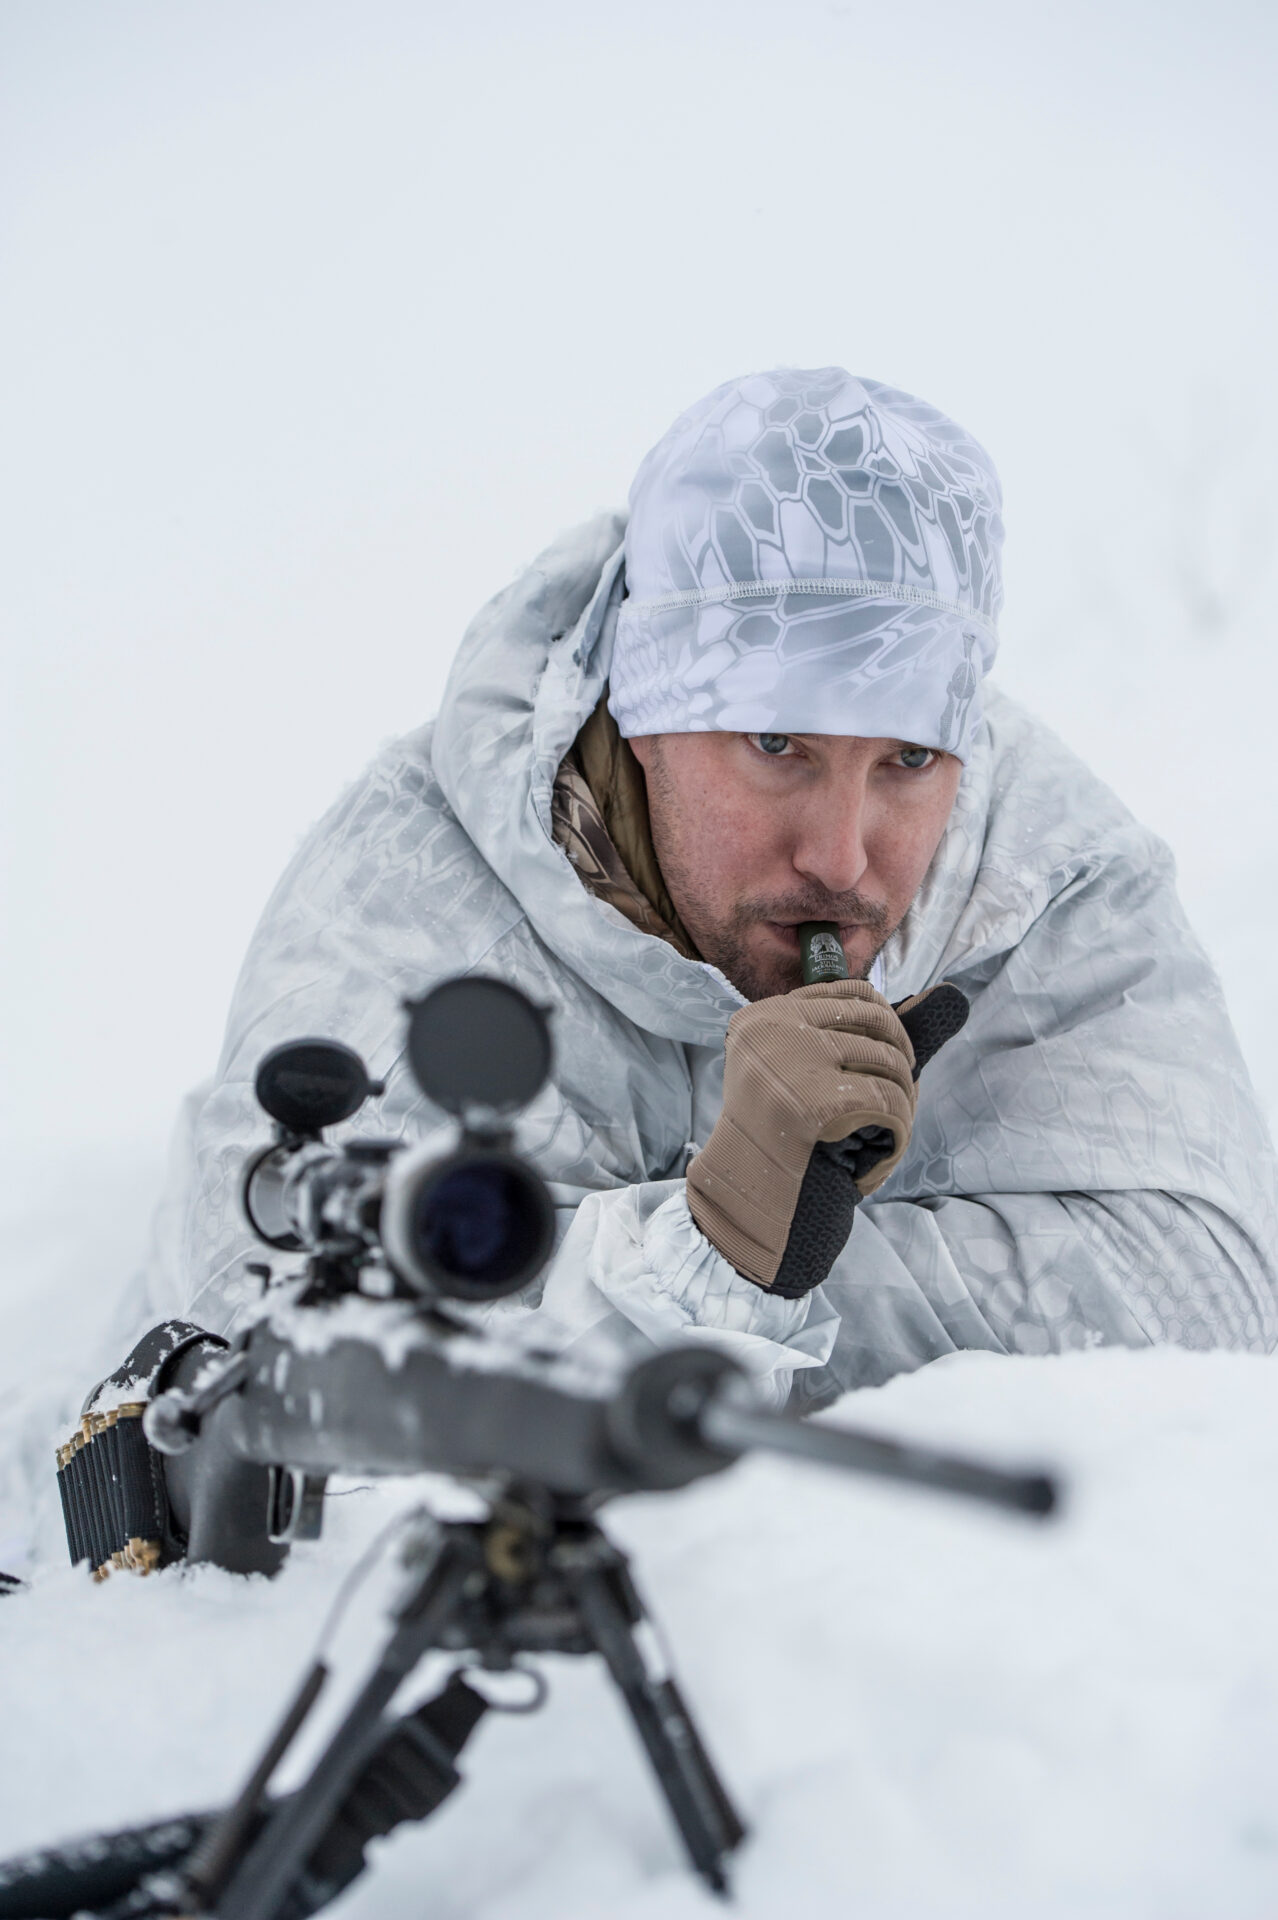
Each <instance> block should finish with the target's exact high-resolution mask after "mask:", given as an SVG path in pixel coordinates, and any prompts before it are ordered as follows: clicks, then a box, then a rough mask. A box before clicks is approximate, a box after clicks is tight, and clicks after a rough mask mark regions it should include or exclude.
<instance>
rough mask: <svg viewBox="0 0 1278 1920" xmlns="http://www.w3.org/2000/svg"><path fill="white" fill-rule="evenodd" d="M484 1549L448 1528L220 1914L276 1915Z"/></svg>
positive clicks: (221, 1902)
mask: <svg viewBox="0 0 1278 1920" xmlns="http://www.w3.org/2000/svg"><path fill="white" fill-rule="evenodd" d="M482 1566H483V1563H482V1559H481V1557H480V1550H479V1547H478V1545H477V1544H476V1543H475V1541H474V1536H473V1533H472V1531H471V1529H469V1528H468V1527H465V1526H460V1527H453V1528H449V1527H445V1528H444V1530H443V1541H442V1544H441V1546H440V1550H439V1552H438V1554H437V1555H436V1557H435V1559H434V1561H433V1563H432V1564H431V1567H430V1569H429V1571H428V1572H427V1574H426V1575H425V1577H424V1579H423V1580H422V1581H421V1583H420V1585H419V1586H418V1587H417V1589H416V1591H415V1592H414V1593H413V1594H412V1595H410V1597H409V1599H408V1600H407V1602H406V1603H405V1604H404V1605H403V1606H402V1607H401V1608H400V1610H399V1615H398V1620H397V1624H396V1626H395V1628H394V1630H393V1631H392V1633H391V1635H390V1638H389V1639H388V1641H387V1643H386V1646H385V1649H384V1650H383V1653H382V1656H381V1659H380V1660H379V1661H378V1663H377V1665H376V1667H375V1668H374V1669H373V1671H372V1673H371V1674H370V1675H369V1677H368V1679H367V1680H366V1681H365V1683H364V1685H363V1686H362V1687H361V1689H360V1691H359V1693H358V1694H357V1696H356V1698H355V1700H354V1703H353V1704H352V1706H351V1707H350V1709H349V1710H348V1712H347V1714H346V1717H345V1719H344V1720H343V1721H342V1723H341V1725H340V1726H339V1727H338V1729H337V1731H336V1733H335V1734H334V1735H333V1737H332V1739H331V1740H330V1741H329V1743H328V1745H327V1746H326V1747H325V1749H324V1751H323V1753H322V1754H321V1755H320V1757H319V1759H318V1760H317V1761H316V1763H315V1766H314V1767H313V1768H312V1770H311V1773H310V1775H309V1776H308V1778H307V1779H306V1780H305V1781H304V1783H303V1784H302V1786H300V1787H299V1788H298V1790H297V1792H296V1793H291V1794H289V1796H288V1798H287V1799H286V1800H285V1801H283V1802H282V1803H281V1804H280V1806H279V1807H278V1808H277V1809H276V1811H275V1812H274V1813H272V1815H271V1816H270V1818H269V1819H268V1820H267V1822H266V1824H265V1826H264V1827H263V1828H262V1829H261V1831H260V1832H259V1833H258V1835H257V1837H256V1839H255V1840H254V1842H253V1844H252V1846H251V1847H250V1848H249V1850H248V1852H247V1853H246V1854H245V1855H244V1857H243V1859H242V1860H241V1861H240V1863H239V1865H238V1867H237V1868H236V1869H235V1871H234V1873H233V1874H232V1875H231V1876H230V1878H229V1879H228V1881H227V1883H226V1886H225V1890H224V1891H223V1893H222V1895H221V1897H220V1899H218V1901H217V1903H216V1905H215V1907H214V1909H213V1911H214V1912H215V1913H216V1915H217V1916H218V1920H276V1916H277V1915H279V1914H280V1913H281V1912H283V1911H284V1910H285V1908H286V1905H287V1902H288V1900H289V1896H290V1893H291V1892H292V1891H293V1889H294V1887H295V1886H296V1883H297V1881H298V1879H299V1877H300V1876H301V1875H302V1874H303V1873H304V1871H305V1869H306V1865H307V1862H308V1861H309V1860H310V1858H311V1856H312V1854H313V1853H314V1852H315V1850H316V1848H317V1847H318V1846H319V1845H320V1843H321V1842H322V1840H323V1839H324V1837H325V1835H326V1833H327V1832H328V1830H329V1827H330V1825H331V1823H332V1821H333V1819H334V1817H335V1816H336V1815H337V1814H338V1812H339V1810H340V1808H341V1806H342V1802H343V1801H344V1799H345V1798H346V1796H347V1794H348V1793H349V1791H350V1789H351V1787H352V1786H353V1785H354V1784H355V1782H356V1781H357V1780H358V1778H359V1775H360V1774H361V1773H362V1771H363V1770H364V1768H365V1767H366V1766H367V1764H368V1762H369V1760H370V1758H371V1757H372V1754H373V1752H374V1750H375V1749H376V1748H377V1746H378V1745H379V1744H380V1743H381V1742H382V1740H384V1738H385V1736H386V1726H385V1723H384V1721H383V1719H382V1715H383V1713H384V1711H385V1709H386V1707H387V1706H388V1705H389V1704H390V1701H391V1700H392V1698H393V1697H394V1695H395V1693H396V1691H397V1690H398V1688H399V1686H400V1684H401V1682H402V1681H404V1680H405V1679H406V1678H407V1677H408V1675H409V1674H410V1673H411V1672H412V1671H413V1668H414V1667H415V1666H416V1665H417V1663H418V1661H419V1660H420V1659H421V1658H422V1656H423V1655H424V1654H425V1653H427V1652H429V1651H430V1649H431V1648H432V1647H436V1646H438V1645H439V1644H440V1633H441V1630H442V1629H443V1628H444V1627H445V1625H446V1624H447V1622H448V1621H449V1619H450V1618H451V1617H452V1615H453V1614H454V1613H455V1612H456V1611H457V1609H458V1606H459V1603H460V1601H461V1599H462V1595H463V1591H464V1589H465V1587H466V1585H467V1583H468V1582H469V1580H470V1579H471V1577H472V1575H473V1574H474V1573H475V1572H476V1571H480V1572H481V1573H482Z"/></svg>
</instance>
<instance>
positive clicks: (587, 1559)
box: [0, 1490, 745, 1920]
mask: <svg viewBox="0 0 1278 1920" xmlns="http://www.w3.org/2000/svg"><path fill="white" fill-rule="evenodd" d="M644 1619H645V1615H644V1610H643V1606H642V1602H641V1601H640V1599H639V1596H638V1593H637V1592H636V1590H635V1586H634V1583H633V1581H632V1579H631V1576H630V1569H629V1565H628V1563H627V1560H626V1557H625V1555H624V1554H623V1553H622V1552H621V1551H620V1549H619V1548H618V1547H616V1546H615V1545H614V1544H613V1543H612V1541H610V1540H609V1539H608V1537H607V1536H606V1534H604V1532H603V1531H602V1529H601V1528H600V1527H599V1525H598V1524H597V1522H596V1521H595V1520H593V1519H592V1518H591V1517H590V1516H589V1515H588V1514H587V1513H585V1512H584V1511H583V1509H582V1506H581V1503H579V1502H577V1501H571V1500H562V1499H557V1498H555V1497H554V1496H548V1495H546V1494H544V1493H542V1492H541V1491H540V1490H538V1491H536V1492H534V1493H531V1494H521V1495H520V1496H519V1497H517V1498H516V1497H513V1496H511V1497H508V1498H506V1499H504V1500H503V1501H502V1502H500V1503H499V1504H498V1505H497V1506H496V1507H495V1508H494V1510H493V1512H492V1513H491V1514H490V1515H489V1516H488V1517H487V1518H486V1519H484V1520H479V1521H443V1522H437V1523H436V1524H435V1527H434V1529H433V1530H432V1535H431V1539H430V1543H429V1551H428V1552H426V1553H424V1554H423V1556H422V1560H421V1563H420V1565H419V1566H417V1567H416V1568H415V1569H414V1571H413V1575H412V1578H411V1580H410V1581H409V1584H408V1587H407V1590H406V1593H405V1595H404V1597H403V1598H402V1599H401V1600H400V1602H399V1604H398V1606H397V1608H396V1610H395V1615H394V1623H393V1625H392V1627H391V1630H390V1632H389V1635H388V1637H387V1639H386V1642H385V1645H384V1646H383V1649H382V1652H381V1654H380V1657H379V1658H378V1660H377V1663H376V1665H375V1666H374V1667H373V1669H372V1670H371V1672H370V1673H369V1675H368V1677H367V1679H366V1680H365V1681H364V1683H363V1685H362V1686H361V1688H360V1689H359V1692H358V1693H357V1695H356V1697H355V1699H354V1701H353V1703H352V1705H351V1706H350V1708H349V1709H348V1711H347V1712H346V1714H345V1716H344V1718H343V1720H342V1722H341V1724H340V1726H339V1727H338V1728H337V1730H336V1732H335V1733H334V1734H333V1736H332V1738H331V1739H330V1740H329V1742H328V1744H327V1745H326V1747H325V1748H324V1750H323V1752H322V1753H321V1754H320V1756H319V1758H318V1760H317V1761H316V1762H315V1764H314V1766H313V1767H312V1769H311V1772H310V1774H309V1776H308V1777H307V1779H306V1780H305V1781H304V1782H303V1784H302V1785H301V1786H300V1787H298V1788H297V1789H296V1790H295V1791H294V1792H291V1793H289V1794H287V1795H285V1796H283V1797H280V1798H275V1799H270V1798H268V1795H267V1788H268V1785H269V1782H270V1778H271V1776H272V1774H273V1773H274V1772H275V1769H276V1767H277V1766H278V1764H279V1762H280V1760H281V1759H282V1758H283V1756H284V1753H285V1752H286V1750H287V1748H288V1747H289V1746H290V1744H291V1743H292V1740H293V1737H294V1735H295V1734H296V1732H297V1730H298V1728H299V1727H300V1726H301V1724H302V1721H303V1720H304V1719H305V1717H306V1714H307V1713H308V1712H309V1709H310V1707H311V1705H312V1703H313V1701H314V1700H315V1697H316V1695H317V1694H318V1692H319V1690H320V1686H321V1685H322V1682H323V1679H324V1677H325V1669H324V1668H323V1667H322V1666H320V1665H317V1666H315V1667H314V1668H312V1670H311V1673H310V1674H309V1675H308V1676H307V1679H306V1681H305V1682H304V1683H303V1685H302V1688H301V1690H300V1691H299V1693H298V1695H297V1697H296V1698H295V1700H294V1701H293V1702H292V1704H291V1705H290V1707H289V1709H288V1711H287V1712H286V1713H285V1715H284V1716H283V1718H282V1720H281V1721H280V1724H279V1726H278V1728H277V1729H276V1731H275V1733H274V1734H273V1735H272V1737H271V1739H270V1741H269V1742H268V1743H267V1746H266V1749H265V1751H264V1753H263V1755H262V1757H261V1759H260V1760H259V1761H258V1763H257V1765H256V1766H255V1767H254V1769H253V1771H252V1773H251V1774H250V1775H249V1778H248V1780H247V1781H246V1782H245V1785H244V1787H243V1789H242V1790H241V1792H240V1794H239V1796H238V1797H237V1799H236V1800H235V1801H234V1802H233V1803H232V1805H231V1806H230V1807H229V1808H227V1809H226V1810H225V1811H224V1812H222V1813H219V1814H203V1815H192V1816H187V1817H186V1818H184V1819H180V1820H179V1819H172V1820H167V1821H163V1822H157V1823H155V1825H154V1826H152V1827H148V1828H145V1829H140V1830H134V1831H131V1832H129V1833H127V1834H118V1835H113V1836H109V1837H107V1838H106V1839H105V1840H97V1841H94V1842H91V1843H84V1842H81V1843H79V1845H78V1846H76V1845H73V1846H71V1847H65V1848H60V1849H58V1850H57V1852H56V1853H47V1854H41V1855H34V1856H29V1857H28V1858H27V1859H26V1860H23V1861H10V1862H7V1863H6V1865H5V1867H4V1868H3V1869H0V1920H57V1916H59V1915H64V1914H65V1915H71V1914H74V1913H83V1912H85V1911H90V1910H91V1911H93V1912H95V1913H97V1914H101V1915H109V1916H111V1917H112V1920H144V1917H145V1916H150V1915H166V1916H167V1915H174V1914H198V1913H202V1914H211V1915H215V1916H216V1917H217V1920H305V1916H306V1915H308V1914H311V1913H315V1912H317V1911H318V1910H319V1909H320V1908H321V1907H323V1906H325V1905H327V1903H328V1902H329V1901H331V1900H333V1899H335V1898H336V1897H337V1895H338V1894H339V1893H340V1892H342V1891H343V1889H344V1888H345V1887H347V1886H348V1885H349V1884H350V1882H351V1881H352V1880H354V1879H355V1878H356V1876H357V1875H358V1874H359V1873H360V1872H361V1871H362V1869H363V1867H364V1864H365V1861H364V1849H365V1847H366V1846H367V1844H368V1842H369V1841H370V1840H372V1839H374V1838H377V1837H380V1836H382V1835H384V1834H386V1833H389V1832H390V1831H391V1830H392V1829H393V1828H394V1827H396V1826H398V1825H400V1824H401V1823H402V1822H404V1821H406V1820H421V1819H424V1818H425V1817H426V1816H427V1814H429V1813H432V1812H433V1811H434V1809H435V1808H436V1807H437V1806H438V1805H439V1804H440V1803H441V1802H442V1801H443V1800H444V1799H445V1798H446V1797H447V1795H448V1794H449V1793H451V1792H452V1790H453V1789H454V1788H455V1787H456V1786H457V1785H458V1784H459V1782H460V1775H459V1774H458V1772H457V1769H456V1766H455V1765H454V1762H455V1759H456V1756H457V1754H458V1753H459V1752H460V1750H461V1747H462V1745H463V1744H464V1742H465V1741H466V1739H467V1738H468V1737H469V1735H470V1733H471V1732H472V1731H473V1729H474V1727H475V1725H476V1724H477V1722H478V1721H479V1719H480V1717H481V1715H482V1714H483V1712H484V1710H485V1708H486V1707H487V1706H488V1704H489V1702H488V1701H487V1700H486V1699H485V1698H484V1696H483V1695H482V1694H481V1693H479V1692H478V1691H477V1690H476V1689H475V1688H473V1687H471V1686H469V1685H468V1684H467V1682H466V1681H465V1679H464V1678H463V1677H462V1673H461V1672H460V1671H455V1672H454V1673H453V1675H452V1677H451V1678H450V1679H449V1681H448V1683H447V1684H446V1686H445V1687H444V1688H443V1690H442V1691H441V1692H440V1693H438V1694H436V1695H435V1696H434V1697H433V1698H432V1699H431V1700H429V1701H427V1702H426V1704H425V1705H424V1706H421V1707H418V1708H416V1709H415V1710H414V1711H413V1712H412V1713H409V1714H405V1715H403V1716H400V1717H397V1718H394V1719H388V1717H387V1712H386V1710H387V1708H388V1707H389V1705H390V1703H391V1701H392V1699H393V1698H394V1695H395V1694H396V1693H397V1692H398V1690H399V1688H400V1686H401V1685H402V1683H403V1682H404V1681H405V1680H406V1679H407V1678H408V1676H409V1674H411V1673H412V1672H413V1670H414V1669H415V1668H416V1666H417V1665H418V1663H419V1662H420V1661H421V1660H422V1659H423V1658H424V1657H425V1655H426V1654H428V1653H431V1652H434V1651H445V1652H447V1651H453V1652H459V1653H466V1654H468V1655H470V1656H471V1659H470V1661H469V1662H468V1663H467V1664H468V1665H471V1666H474V1667H478V1668H484V1669H487V1670H489V1671H492V1672H502V1671H509V1670H510V1669H511V1668H512V1667H515V1668H517V1670H519V1671H524V1672H526V1671H528V1669H527V1668H525V1667H523V1666H522V1664H521V1663H519V1662H518V1660H517V1656H518V1655H521V1654H529V1653H531V1654H537V1653H567V1654H585V1653H598V1654H599V1655H600V1656H601V1657H602V1659H603V1662H604V1664H605V1666H606V1668H607V1670H608V1672H609V1674H610V1675H611V1677H612V1679H613V1680H614V1682H615V1683H616V1685H617V1687H618V1688H619V1690H620V1692H621V1695H622V1698H623V1700H624V1701H625V1704H626V1706H627V1708H628V1709H629V1712H630V1716H631V1719H632V1720H633V1722H634V1725H635V1729H636V1731H637V1733H638V1735H639V1738H640V1740H641V1741H642V1743H643V1747H644V1750H645V1752H646V1753H647V1756H648V1760H649V1762H650V1764H651V1766H652V1770H653V1772H654V1774H655V1775H656V1779H657V1783H658V1785H659V1787H660V1789H661V1792H662V1794H663V1795H664V1797H665V1800H666V1804H667V1806H668V1807H669V1809H670V1813H671V1816H672V1817H673V1819H674V1822H675V1825H676V1826H677V1827H678V1829H679V1833H680V1835H681V1837H682V1839H683V1842H684V1845H685V1847H686V1849H687V1852H688V1856H689V1858H690V1860H691V1862H692V1865H693V1866H694V1867H695V1869H696V1871H697V1872H698V1873H699V1874H700V1875H701V1876H702V1878H703V1879H704V1880H705V1881H706V1882H707V1884H708V1885H709V1886H710V1887H712V1888H713V1889H714V1890H715V1891H716V1892H720V1893H721V1892H724V1891H725V1890H726V1885H727V1882H726V1878H725V1873H724V1861H725V1856H726V1855H727V1854H728V1853H730V1852H731V1851H732V1849H733V1848H734V1847H735V1846H737V1844H738V1843H739V1842H740V1841H741V1839H742V1838H743V1837H744V1833H745V1829H744V1828H743V1826H742V1824H741V1822H740V1820H739V1818H738V1817H737V1814H736V1812H735V1810H734V1808H733V1806H732V1803H731V1801H730V1800H729V1798H728V1795H727V1792H726V1790H725V1788H724V1786H723V1783H722V1782H721V1780H720V1779H719V1776H718V1774H717V1773H716V1772H715V1769H714V1766H713V1764H712V1762H711V1760H710V1758H709V1756H708V1754H707V1753H706V1750H705V1747H704V1746H703V1745H702V1742H701V1737H700V1735H699V1733H698V1732H697V1728H696V1726H695V1724H694V1722H693V1720H692V1718H691V1716H690V1714H689V1712H688V1709H687V1707H686V1706H685V1704H684V1702H683V1698H682V1696H681V1694H680V1692H679V1689H678V1687H677V1685H676V1684H675V1681H674V1680H673V1679H672V1678H671V1677H670V1676H669V1675H668V1674H665V1673H660V1672H657V1671H654V1670H653V1668H652V1666H651V1665H650V1663H649V1661H648V1660H647V1659H646V1658H645V1655H644V1653H643V1651H642V1650H641V1644H640V1641H639V1639H638V1638H637V1637H636V1629H637V1628H638V1627H639V1626H640V1625H641V1624H642V1623H643V1622H644ZM538 1677H539V1676H538ZM543 1692H544V1689H543V1690H540V1691H539V1693H538V1695H537V1697H536V1698H534V1700H533V1701H532V1702H531V1705H533V1706H537V1705H540V1702H541V1697H542V1693H543ZM81 1862H82V1863H83V1871H82V1872H77V1866H78V1865H79V1864H80V1863H81ZM24 1869H25V1871H24ZM86 1896H87V1898H86Z"/></svg>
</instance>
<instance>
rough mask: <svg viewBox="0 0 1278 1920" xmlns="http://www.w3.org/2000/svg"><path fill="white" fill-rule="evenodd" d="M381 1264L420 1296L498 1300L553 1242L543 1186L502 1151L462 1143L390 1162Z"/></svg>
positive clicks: (523, 1281) (529, 1274) (538, 1264)
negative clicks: (383, 1261)
mask: <svg viewBox="0 0 1278 1920" xmlns="http://www.w3.org/2000/svg"><path fill="white" fill-rule="evenodd" d="M381 1233H382V1246H383V1248H384V1249H385V1253H386V1258H387V1259H388V1260H389V1261H390V1264H391V1266H392V1267H393V1268H394V1269H395V1271H396V1273H397V1274H399V1276H400V1278H401V1279H402V1280H406V1281H407V1282H408V1284H409V1286H411V1287H413V1288H414V1289H415V1290H416V1291H417V1292H418V1293H423V1294H427V1295H435V1296H442V1297H443V1298H445V1299H448V1300H475V1301H480V1300H500V1299H501V1298H502V1297H503V1296H504V1295H505V1294H508V1293H516V1292H518V1290H519V1288H520V1287H522V1286H526V1285H527V1283H528V1282H529V1281H530V1280H531V1279H533V1277H534V1276H535V1275H536V1274H537V1273H539V1272H540V1271H541V1268H542V1267H543V1266H544V1265H545V1263H546V1261H547V1259H548V1258H549V1256H550V1252H551V1249H552V1247H553V1246H554V1240H555V1209H554V1205H553V1203H552V1201H551V1198H550V1195H549V1193H548V1192H547V1190H546V1187H545V1183H544V1182H543V1181H542V1180H541V1179H540V1177H539V1176H538V1175H537V1174H536V1173H535V1172H534V1171H533V1169H532V1168H531V1167H530V1166H529V1165H528V1164H527V1162H525V1161H523V1160H521V1159H519V1158H518V1156H517V1155H515V1154H513V1153H510V1152H508V1151H507V1150H506V1149H505V1148H503V1147H500V1146H485V1145H477V1144H470V1143H465V1144H463V1145H462V1146H461V1147H460V1148H459V1149H458V1151H457V1152H456V1153H452V1154H449V1155H447V1157H446V1158H444V1159H442V1160H441V1159H440V1158H439V1157H438V1154H437V1153H436V1152H434V1151H433V1150H427V1151H418V1152H414V1153H405V1154H401V1155H400V1156H399V1157H398V1158H397V1159H396V1160H394V1161H392V1163H391V1165H390V1168H389V1169H388V1171H387V1175H386V1187H385V1192H384V1194H383V1198H382V1217H381Z"/></svg>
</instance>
